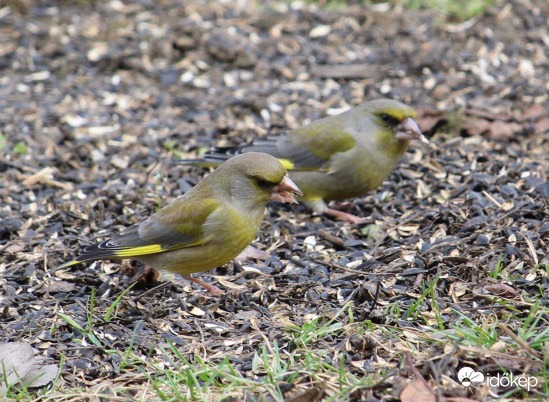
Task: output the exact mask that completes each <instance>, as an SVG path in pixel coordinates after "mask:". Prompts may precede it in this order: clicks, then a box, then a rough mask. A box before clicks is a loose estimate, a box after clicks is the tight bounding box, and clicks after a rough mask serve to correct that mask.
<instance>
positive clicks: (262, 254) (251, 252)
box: [235, 244, 271, 262]
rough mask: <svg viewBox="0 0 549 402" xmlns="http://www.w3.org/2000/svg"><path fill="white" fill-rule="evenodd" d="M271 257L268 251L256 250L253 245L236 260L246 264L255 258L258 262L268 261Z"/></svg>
mask: <svg viewBox="0 0 549 402" xmlns="http://www.w3.org/2000/svg"><path fill="white" fill-rule="evenodd" d="M270 256H271V255H270V254H269V253H267V252H266V251H263V250H260V249H258V248H255V247H254V246H252V245H251V244H250V245H249V246H248V247H246V248H245V249H244V251H242V252H241V253H240V254H238V256H237V257H236V258H235V260H236V261H237V262H244V261H246V260H249V259H250V258H255V259H257V260H266V259H267V258H269V257H270Z"/></svg>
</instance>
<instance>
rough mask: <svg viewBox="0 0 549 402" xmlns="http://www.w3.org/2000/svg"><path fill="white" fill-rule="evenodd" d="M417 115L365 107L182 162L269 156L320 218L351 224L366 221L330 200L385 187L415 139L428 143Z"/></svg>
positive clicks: (402, 108) (393, 105) (393, 107)
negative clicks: (255, 154) (254, 154)
mask: <svg viewBox="0 0 549 402" xmlns="http://www.w3.org/2000/svg"><path fill="white" fill-rule="evenodd" d="M414 117H415V112H414V110H413V109H412V108H411V107H409V106H407V105H405V104H403V103H400V102H397V101H394V100H390V99H378V100H373V101H370V102H365V103H363V104H361V105H359V106H356V107H354V108H353V109H351V110H349V111H347V112H345V113H341V114H339V115H337V116H330V117H325V118H323V119H320V120H317V121H315V122H313V123H311V124H309V125H306V126H304V127H300V128H296V129H294V130H290V131H288V132H284V133H281V135H277V136H268V137H266V138H261V139H257V140H254V141H252V142H251V143H249V144H246V145H244V146H240V147H236V148H215V149H213V150H212V152H210V153H207V154H206V155H205V156H204V157H203V158H202V159H196V160H183V161H181V163H183V164H190V165H199V166H203V167H215V166H218V165H219V164H220V163H222V162H223V161H224V160H226V159H227V158H230V157H231V156H233V155H238V154H245V153H247V152H265V153H267V154H270V155H273V156H274V157H276V158H277V159H278V160H279V161H280V162H281V163H282V164H283V165H284V167H285V168H286V169H287V170H288V172H289V175H290V178H291V179H292V180H293V181H294V182H295V183H296V184H297V185H298V186H299V188H300V189H301V190H302V191H303V197H301V200H303V201H304V202H305V204H306V205H308V206H309V207H310V208H312V209H313V210H314V211H315V212H317V213H324V214H327V215H331V216H333V217H335V218H337V219H342V220H346V221H348V222H351V223H359V222H361V221H362V219H361V218H359V217H357V216H355V215H351V214H348V213H345V212H342V211H338V210H335V209H333V208H329V207H328V205H327V204H326V201H331V200H345V199H349V198H355V197H360V196H363V195H365V194H366V193H367V192H368V191H370V190H373V189H374V188H376V187H378V186H379V185H381V183H382V182H383V180H385V179H386V178H387V177H388V176H389V174H390V173H391V171H392V170H393V168H394V166H395V164H396V163H397V161H398V160H399V159H400V157H401V156H402V155H403V154H404V152H405V151H406V149H407V148H408V144H409V143H410V141H411V140H413V139H420V140H422V141H427V140H426V139H425V137H424V136H423V134H422V133H421V130H420V129H419V127H418V125H417V124H416V122H415V121H414Z"/></svg>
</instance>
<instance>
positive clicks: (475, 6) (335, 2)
mask: <svg viewBox="0 0 549 402" xmlns="http://www.w3.org/2000/svg"><path fill="white" fill-rule="evenodd" d="M495 2H496V0H399V1H398V3H400V4H402V5H403V6H404V7H405V8H408V9H412V10H418V9H423V10H434V11H437V12H440V13H442V14H443V15H444V16H445V17H447V18H448V19H450V20H454V21H465V20H468V19H471V18H473V17H475V16H477V15H479V14H482V13H483V12H485V11H486V10H487V9H488V8H489V7H491V6H492V5H493V4H494V3H495ZM306 3H307V4H315V5H318V6H319V7H323V8H325V9H326V10H328V11H330V10H341V9H344V8H345V7H348V6H350V5H355V4H359V5H364V4H378V3H387V1H384V0H355V1H349V0H307V1H306Z"/></svg>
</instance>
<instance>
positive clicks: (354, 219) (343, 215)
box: [323, 208, 366, 224]
mask: <svg viewBox="0 0 549 402" xmlns="http://www.w3.org/2000/svg"><path fill="white" fill-rule="evenodd" d="M323 212H324V214H326V215H329V216H333V217H334V218H336V219H339V220H341V221H345V222H349V223H352V224H357V223H364V222H366V219H365V218H361V217H360V216H356V215H353V214H349V213H347V212H343V211H338V210H337V209H333V208H326V209H325V210H324V211H323Z"/></svg>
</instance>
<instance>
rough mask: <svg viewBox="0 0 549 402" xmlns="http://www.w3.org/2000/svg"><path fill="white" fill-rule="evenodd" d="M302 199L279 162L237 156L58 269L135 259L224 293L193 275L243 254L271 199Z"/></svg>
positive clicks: (264, 157) (254, 155)
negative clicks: (162, 206)
mask: <svg viewBox="0 0 549 402" xmlns="http://www.w3.org/2000/svg"><path fill="white" fill-rule="evenodd" d="M301 195H302V193H301V191H300V190H299V188H298V187H297V186H296V185H295V184H294V183H293V181H292V180H291V179H290V178H289V177H288V175H287V172H286V169H285V168H284V167H283V166H282V164H281V163H280V162H279V161H278V160H277V159H276V158H274V157H272V156H270V155H267V154H265V153H258V152H249V153H245V154H242V155H237V156H235V157H233V158H231V159H229V160H227V161H226V162H224V163H223V164H221V165H220V166H219V167H218V168H217V169H216V170H215V171H214V172H213V173H212V174H210V175H209V176H207V177H206V178H204V179H203V180H202V181H200V182H199V183H198V184H197V185H196V186H195V187H194V188H193V189H192V190H190V191H189V192H187V193H186V194H184V195H183V196H181V197H179V198H178V199H176V200H175V201H174V202H172V203H171V204H169V205H167V206H165V207H164V208H162V209H161V210H159V211H158V212H156V213H155V214H153V215H151V216H150V217H149V218H148V219H146V220H145V221H143V222H141V223H139V224H135V225H132V226H129V227H127V228H126V229H124V230H122V232H121V233H120V234H118V235H115V236H113V237H112V238H110V239H109V240H105V241H102V242H101V243H98V244H94V245H90V246H87V247H85V248H84V249H83V250H82V251H81V253H80V255H79V256H78V257H76V258H75V259H74V260H72V261H69V262H67V263H65V264H63V265H61V266H59V267H57V268H55V270H58V269H62V268H66V267H71V266H73V265H76V264H80V263H81V262H84V261H94V260H107V259H123V258H131V259H134V260H138V261H141V262H143V263H145V264H147V265H149V266H150V267H152V268H155V269H157V270H163V271H171V272H174V273H177V274H180V275H181V276H183V277H185V278H186V279H188V280H190V281H192V282H195V283H197V284H199V285H201V286H203V287H204V288H206V289H207V290H208V291H210V292H211V293H214V294H223V292H222V291H221V290H220V289H219V288H217V287H215V286H213V285H211V284H208V283H205V282H203V281H201V280H199V279H196V278H192V277H191V274H192V273H194V272H200V271H207V270H210V269H212V268H215V267H218V266H221V265H223V264H225V263H227V262H229V261H230V260H232V259H233V258H234V257H236V256H237V255H238V254H239V253H240V252H241V251H242V250H244V248H246V246H248V245H249V244H250V243H251V242H252V240H253V239H254V238H255V236H256V235H257V232H258V231H259V227H260V225H261V221H262V220H263V215H264V213H265V207H266V206H267V203H268V202H269V201H270V200H275V201H281V202H290V203H295V202H297V201H296V199H295V196H301Z"/></svg>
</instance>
